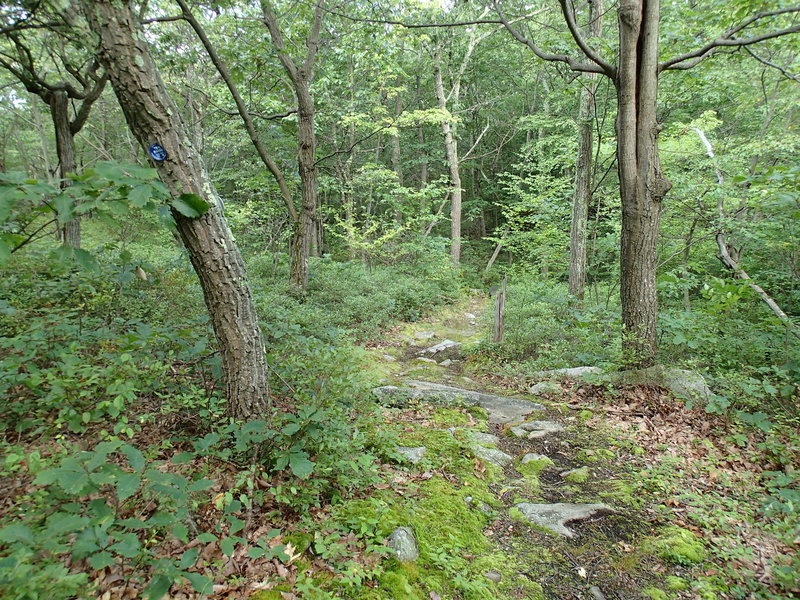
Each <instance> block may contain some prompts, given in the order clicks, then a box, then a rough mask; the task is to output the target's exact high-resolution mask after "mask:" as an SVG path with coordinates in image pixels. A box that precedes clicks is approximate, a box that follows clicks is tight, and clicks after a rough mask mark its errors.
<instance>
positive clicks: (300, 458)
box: [289, 452, 314, 479]
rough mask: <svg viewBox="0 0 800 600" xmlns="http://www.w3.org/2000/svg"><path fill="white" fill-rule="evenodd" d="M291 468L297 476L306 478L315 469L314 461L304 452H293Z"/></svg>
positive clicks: (290, 461) (290, 459)
mask: <svg viewBox="0 0 800 600" xmlns="http://www.w3.org/2000/svg"><path fill="white" fill-rule="evenodd" d="M289 468H290V469H291V470H292V473H294V474H295V475H296V476H297V477H299V478H300V479H305V478H306V477H308V476H309V475H311V472H312V471H313V470H314V463H313V462H311V461H310V460H308V458H307V457H306V454H305V453H304V452H303V453H292V454H290V455H289Z"/></svg>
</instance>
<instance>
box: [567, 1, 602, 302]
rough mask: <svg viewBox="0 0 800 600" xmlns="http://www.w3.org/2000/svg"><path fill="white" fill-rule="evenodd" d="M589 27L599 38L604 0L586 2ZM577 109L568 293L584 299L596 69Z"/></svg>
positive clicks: (588, 75) (590, 76)
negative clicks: (576, 146)
mask: <svg viewBox="0 0 800 600" xmlns="http://www.w3.org/2000/svg"><path fill="white" fill-rule="evenodd" d="M589 31H590V33H591V36H592V37H594V38H599V37H600V36H601V35H602V32H603V0H594V1H593V2H591V3H590V4H589ZM586 79H587V82H586V85H585V87H584V88H583V89H582V90H581V103H580V108H579V111H578V157H577V160H576V164H575V195H574V198H573V199H572V223H571V227H570V232H569V293H570V294H572V295H573V296H575V297H576V298H577V299H578V300H583V296H584V289H585V287H586V230H587V223H588V221H589V203H590V202H591V200H592V158H593V152H594V143H593V136H592V128H593V127H594V117H595V111H594V106H595V93H596V92H597V73H588V74H587V75H586Z"/></svg>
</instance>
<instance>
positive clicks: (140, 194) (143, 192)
mask: <svg viewBox="0 0 800 600" xmlns="http://www.w3.org/2000/svg"><path fill="white" fill-rule="evenodd" d="M152 195H153V188H152V187H151V186H150V185H148V184H143V185H137V186H136V187H135V188H133V189H132V190H131V191H130V192H128V200H129V201H130V203H131V204H133V205H134V206H137V207H139V208H142V207H143V206H144V205H145V204H147V203H148V202H149V201H150V197H151V196H152Z"/></svg>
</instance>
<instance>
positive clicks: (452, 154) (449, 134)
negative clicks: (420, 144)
mask: <svg viewBox="0 0 800 600" xmlns="http://www.w3.org/2000/svg"><path fill="white" fill-rule="evenodd" d="M433 71H434V78H435V85H436V99H437V101H438V104H439V108H440V109H441V110H443V111H446V110H447V97H446V96H445V94H444V84H443V82H442V61H441V49H440V48H438V47H437V49H436V57H435V60H434V65H433ZM442 134H443V135H444V147H445V152H446V153H447V167H448V169H449V171H450V258H451V259H452V260H453V263H454V264H456V265H457V264H458V263H459V262H460V261H461V173H460V171H459V168H458V142H457V141H456V139H455V137H454V136H453V129H452V126H451V125H450V119H449V118H443V119H442Z"/></svg>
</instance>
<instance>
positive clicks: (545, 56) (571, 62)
mask: <svg viewBox="0 0 800 600" xmlns="http://www.w3.org/2000/svg"><path fill="white" fill-rule="evenodd" d="M493 4H494V9H495V12H497V15H498V16H499V17H500V23H501V24H502V25H503V26H504V27H505V28H506V29H507V30H508V32H509V33H510V34H511V35H512V36H513V37H514V39H515V40H517V41H518V42H519V43H520V44H523V45H525V46H527V47H528V49H529V50H530V51H531V52H533V53H534V54H535V55H536V56H538V57H539V58H541V59H542V60H546V61H549V62H563V63H566V65H567V66H568V67H569V68H570V69H572V70H573V71H580V72H582V73H600V74H602V75H607V76H609V77H611V78H612V79H613V77H614V76H612V75H609V74H608V73H607V72H606V71H605V70H604V69H603V67H601V66H600V65H599V64H598V63H594V64H589V63H582V62H580V61H578V60H575V58H573V57H572V56H569V55H568V54H551V53H549V52H545V51H544V50H542V49H540V48H539V47H538V46H537V45H536V44H534V43H533V42H531V41H530V40H529V39H528V38H526V37H525V36H523V35H522V34H521V33H520V32H519V31H517V30H516V29H515V28H514V27H513V26H512V25H511V23H509V22H508V20H507V19H506V18H505V16H504V15H503V12H502V10H501V9H500V7H499V6H498V3H497V0H493Z"/></svg>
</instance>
